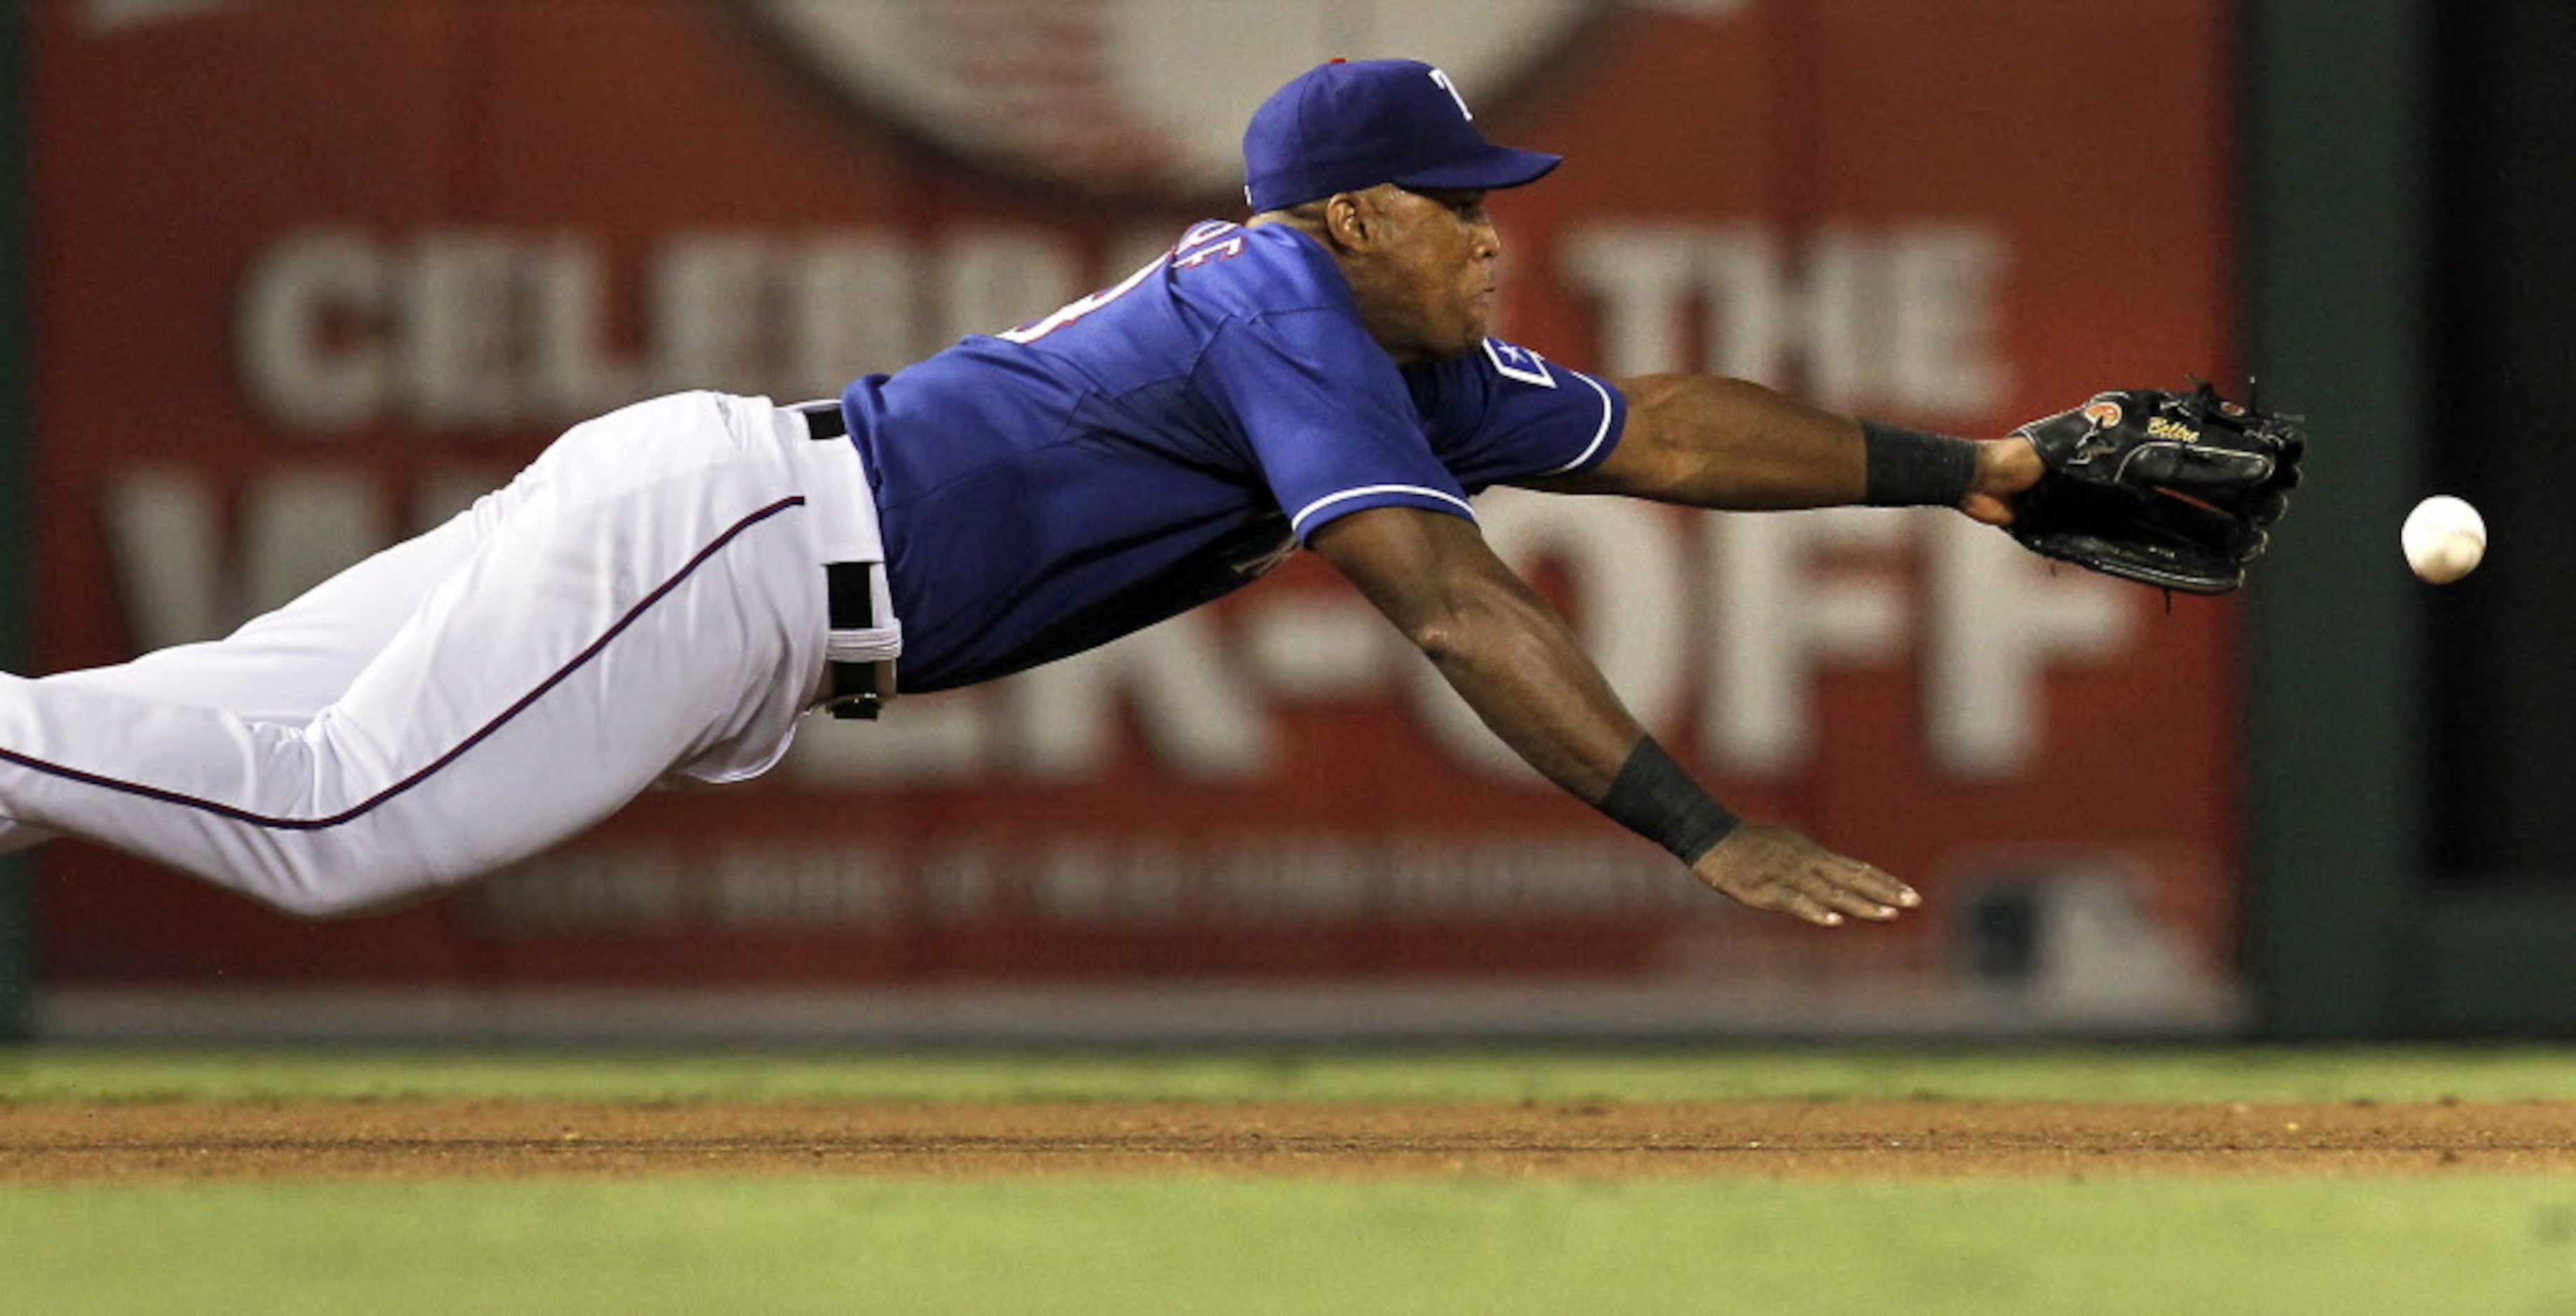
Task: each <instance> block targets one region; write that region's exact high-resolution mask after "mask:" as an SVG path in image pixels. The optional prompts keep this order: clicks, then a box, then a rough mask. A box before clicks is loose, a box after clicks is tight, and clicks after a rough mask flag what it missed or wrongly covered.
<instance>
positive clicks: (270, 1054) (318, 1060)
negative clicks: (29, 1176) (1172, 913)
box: [0, 1047, 2576, 1102]
mask: <svg viewBox="0 0 2576 1316" xmlns="http://www.w3.org/2000/svg"><path fill="white" fill-rule="evenodd" d="M1909 1097H1924V1098H1937V1099H1953V1100H2023V1099H2027V1100H2057V1101H2360V1100H2370V1101H2433V1100H2440V1099H2444V1098H2457V1099H2459V1100H2463V1101H2516V1100H2558V1101H2570V1100H2576V1051H2569V1050H2561V1049H2545V1048H2492V1049H2490V1048H2450V1049H2444V1048H2414V1049H2399V1050H2381V1049H2352V1050H2342V1049H2321V1050H2301V1049H2242V1050H2232V1049H2164V1048H2132V1049H2120V1048H2092V1049H2052V1050H2031V1051H1994V1052H1989V1051H1979V1050H1959V1051H1917V1050H1873V1049H1841V1050H1831V1049H1806V1048H1790V1049H1725V1050H1670V1051H1638V1050H1625V1051H1588V1050H1533V1051H1523V1052H1482V1051H1479V1052H1466V1051H1453V1050H1437V1049H1435V1050H1430V1051H1427V1052H1421V1053H1402V1052H1395V1051H1384V1052H1356V1053H1338V1052H1297V1051H1279V1052H1242V1053H1196V1052H1193V1053H1156V1052H1145V1053H1130V1054H1107V1055H1103V1054H1097V1053H1086V1052H1073V1051H1067V1052H1044V1053H1037V1054H974V1053H950V1052H920V1053H895V1054H870V1053H855V1054H845V1053H830V1052H821V1051H793V1052H778V1053H716V1054H702V1053H671V1054H661V1053H645V1054H634V1053H628V1054H598V1055H569V1056H567V1055H563V1054H560V1053H540V1052H501V1053H495V1052H464V1051H421V1052H409V1053H405V1052H376V1051H367V1052H352V1051H337V1050H327V1049H313V1050H269V1051H201V1050H162V1049H149V1048H141V1049H85V1048H61V1047H34V1048H26V1049H22V1050H15V1051H11V1050H0V1102H26V1101H276V1100H301V1099H312V1098H338V1099H347V1100H392V1099H405V1098H456V1099H471V1100H491V1099H500V1100H508V1099H524V1100H534V1099H555V1100H589V1101H848V1100H869V1099H880V1100H964V1101H1006V1100H1024V1101H1025V1100H1036V1101H1135V1100H1175V1101H1252V1100H1283V1101H1342V1100H1375V1101H1517V1100H1525V1099H1527V1100H1541V1101H1556V1100H1566V1101H1573V1100H1607V1101H1675V1100H1748V1099H1757V1098H1791V1099H1808V1098H1822V1099H1836V1098H1909Z"/></svg>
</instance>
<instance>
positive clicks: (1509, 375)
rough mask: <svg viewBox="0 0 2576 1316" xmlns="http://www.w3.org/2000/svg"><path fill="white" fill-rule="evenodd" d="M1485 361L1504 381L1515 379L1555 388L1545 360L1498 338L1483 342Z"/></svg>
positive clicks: (1553, 379)
mask: <svg viewBox="0 0 2576 1316" xmlns="http://www.w3.org/2000/svg"><path fill="white" fill-rule="evenodd" d="M1485 359H1486V360H1488V361H1491V362H1493V363H1494V370H1495V373H1497V374H1500V375H1501V376H1502V377H1503V378H1505V379H1517V380H1519V381H1521V382H1522V383H1524V384H1536V385H1538V386H1539V387H1540V388H1554V387H1556V375H1555V374H1554V373H1553V372H1551V371H1550V370H1549V369H1548V368H1547V358H1546V357H1543V356H1540V355H1539V354H1538V353H1536V352H1533V351H1531V350H1529V349H1528V348H1526V347H1522V346H1520V345H1519V344H1517V343H1506V342H1504V341H1503V340H1502V339H1499V338H1488V339H1486V340H1485Z"/></svg>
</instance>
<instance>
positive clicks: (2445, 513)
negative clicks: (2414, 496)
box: [2399, 494, 2487, 585]
mask: <svg viewBox="0 0 2576 1316" xmlns="http://www.w3.org/2000/svg"><path fill="white" fill-rule="evenodd" d="M2399 539H2400V542H2402V543H2403V544H2404V545H2405V546H2406V565H2408V566H2410V567H2413V568H2415V574H2416V575H2418V576H2422V577H2423V578H2424V579H2426V580H2429V581H2431V582H2433V583H2434V584H2436V585H2447V584H2450V583H2451V582H2452V581H2455V580H2458V579H2459V578H2460V577H2462V576H2465V575H2467V574H2469V573H2470V572H2472V571H2475V570H2477V566H2478V562H2479V560H2480V559H2483V558H2484V557H2486V555H2487V522H2486V518H2485V517H2482V516H2479V515H2478V509H2476V508H2474V507H2471V506H2469V505H2468V503H2466V502H2464V501H2462V500H2460V499H2457V498H2454V497H2452V496H2451V495H2449V494H2435V495H2434V496H2432V497H2430V498H2427V499H2425V500H2424V501H2422V502H2420V503H2417V504H2415V510H2414V511H2412V512H2409V513H2407V515H2406V528H2405V530H2404V531H2403V532H2401V533H2400V535H2399Z"/></svg>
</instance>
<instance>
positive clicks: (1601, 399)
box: [1407, 338, 1628, 492]
mask: <svg viewBox="0 0 2576 1316" xmlns="http://www.w3.org/2000/svg"><path fill="white" fill-rule="evenodd" d="M1407 382H1408V383H1409V384H1410V385H1411V386H1412V389H1413V395H1414V404H1415V406H1416V407H1418V408H1419V409H1420V411H1421V413H1422V415H1423V416H1424V417H1425V418H1426V419H1427V420H1428V422H1429V426H1430V429H1431V432H1432V436H1433V442H1434V443H1435V444H1436V445H1437V446H1438V453H1439V456H1440V458H1441V460H1442V461H1443V462H1444V463H1445V464H1446V465H1447V467H1448V468H1449V470H1451V471H1452V472H1454V473H1455V474H1456V475H1457V478H1458V481H1459V483H1460V485H1461V486H1462V487H1464V488H1466V489H1467V490H1468V491H1470V492H1481V491H1482V490H1484V489H1485V488H1487V487H1488V486H1491V485H1497V484H1511V483H1515V482H1518V481H1522V480H1531V479H1538V478H1541V477H1544V476H1550V475H1569V474H1572V473H1574V472H1577V471H1586V470H1590V469H1591V468H1593V467H1595V466H1598V465H1600V464H1601V462H1602V461H1603V459H1605V458H1607V457H1608V456H1609V455H1610V452H1611V449H1613V448H1616V447H1617V446H1618V444H1619V435H1620V432H1621V430H1622V429H1623V428H1624V427H1625V426H1626V424H1627V422H1628V399H1627V397H1626V395H1624V394H1622V393H1621V392H1620V391H1619V390H1618V389H1617V388H1615V387H1613V386H1612V385H1611V384H1610V383H1609V382H1608V381H1606V380H1603V379H1599V378H1596V377H1594V376H1592V375H1588V374H1585V373H1584V372H1582V371H1580V370H1574V369H1570V368H1568V367H1566V366H1562V365H1558V364H1557V363H1555V362H1553V361H1550V360H1548V359H1547V358H1545V357H1543V356H1540V355H1539V354H1538V353H1536V352H1533V351H1531V350H1530V349H1528V348H1526V347H1520V346H1517V345H1515V344H1512V343H1506V342H1504V341H1503V340H1501V339H1499V338H1488V339H1486V340H1485V342H1484V346H1483V347H1482V348H1480V349H1479V350H1477V351H1474V352H1470V353H1468V354H1467V355H1465V356H1462V357H1459V358H1457V359H1456V360H1453V361H1444V362H1441V363H1440V364H1438V365H1436V366H1429V367H1422V368H1418V369H1416V370H1414V371H1411V372H1408V381H1407Z"/></svg>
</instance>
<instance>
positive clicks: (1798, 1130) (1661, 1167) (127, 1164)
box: [0, 1100, 2576, 1182]
mask: <svg viewBox="0 0 2576 1316" xmlns="http://www.w3.org/2000/svg"><path fill="white" fill-rule="evenodd" d="M2570 1171H2576V1103H2570V1102H2513V1103H2493V1102H2459V1103H2451V1102H2443V1103H2427V1104H2387V1105H2381V1104H2373V1103H2361V1102H2355V1103H2346V1104H2337V1105H2290V1104H2271V1103H2265V1104H2181V1105H2149V1104H2114V1103H2050V1104H2034V1103H2014V1102H1952V1101H1930V1100H1924V1101H1897V1102H1876V1101H1805V1102H1795V1101H1792V1102H1778V1101H1771V1102H1711V1103H1642V1102H1619V1103H1558V1102H1524V1103H1507V1104H1430V1103H1411V1102H1406V1103H1386V1104H1369V1103H1355V1102H1329V1103H1311V1104H1265V1103H1209V1102H1169V1103H1030V1104H1009V1103H987V1102H967V1103H890V1102H869V1103H831V1104H780V1103H767V1102H763V1103H745V1104H699V1103H688V1104H668V1105H648V1104H627V1103H620V1104H604V1103H603V1104H587V1103H554V1102H531V1101H509V1102H439V1101H382V1102H378V1101H347V1102H340V1101H334V1102H295V1103H271V1104H252V1103H246V1104H192V1103H152V1102H140V1103H117V1104H95V1105H83V1104H56V1103H41V1104H27V1105H19V1106H10V1107H0V1180H5V1181H15V1182H60V1181H74V1180H89V1181H96V1180H149V1179H235V1178H348V1177H415V1178H474V1177H503V1176H507V1177H517V1176H530V1175H566V1176H583V1175H621V1176H641V1175H669V1174H727V1175H816V1174H823V1175H834V1174H839V1175H909V1176H933V1177H969V1176H986V1177H994V1176H1019V1175H1046V1174H1202V1175H1305V1176H1320V1177H1338V1178H1369V1177H1385V1176H1403V1175H1413V1176H1420V1175H1430V1176H1444V1175H1448V1176H1481V1177H1523V1176H1572V1177H1621V1178H1625V1177H1636V1176H1687V1175H1696V1176H1724V1175H1746V1176H1759V1177H1768V1178H1819V1177H1901V1176H1925V1175H1968V1176H1975V1175H2017V1176H2055V1177H2089V1176H2096V1175H2132V1174H2182V1175H2274V1176H2299V1175H2378V1174H2497V1173H2504V1174H2562V1173H2567V1172H2570Z"/></svg>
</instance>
